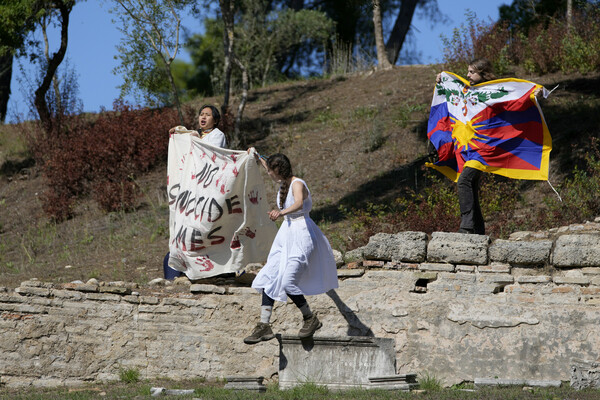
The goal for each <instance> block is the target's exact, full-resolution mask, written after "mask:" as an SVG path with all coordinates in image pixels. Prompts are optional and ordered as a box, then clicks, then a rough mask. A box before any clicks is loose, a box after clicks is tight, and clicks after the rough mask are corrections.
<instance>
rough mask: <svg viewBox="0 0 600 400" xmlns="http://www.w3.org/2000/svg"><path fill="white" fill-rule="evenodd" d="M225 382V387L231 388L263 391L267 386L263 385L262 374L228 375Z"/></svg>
mask: <svg viewBox="0 0 600 400" xmlns="http://www.w3.org/2000/svg"><path fill="white" fill-rule="evenodd" d="M225 380H226V381H227V383H226V384H225V386H224V388H225V389H232V390H251V391H255V392H265V391H266V390H267V387H266V386H265V385H263V380H264V378H263V377H262V376H257V377H251V376H228V377H226V378H225Z"/></svg>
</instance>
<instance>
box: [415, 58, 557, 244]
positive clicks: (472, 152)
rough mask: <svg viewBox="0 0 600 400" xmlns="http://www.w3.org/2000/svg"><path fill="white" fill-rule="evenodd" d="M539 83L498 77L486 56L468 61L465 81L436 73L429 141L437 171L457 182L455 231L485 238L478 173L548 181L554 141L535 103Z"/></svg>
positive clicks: (430, 164) (457, 77) (540, 88)
mask: <svg viewBox="0 0 600 400" xmlns="http://www.w3.org/2000/svg"><path fill="white" fill-rule="evenodd" d="M542 91H543V93H544V97H547V95H548V94H549V93H548V92H547V91H546V90H545V89H544V88H543V86H541V85H538V84H535V83H533V82H529V81H525V80H521V79H514V78H508V79H496V78H495V75H494V71H493V67H492V64H491V63H490V62H489V61H488V60H487V59H484V58H479V59H475V60H473V61H471V62H470V63H469V67H468V71H467V79H466V80H465V79H464V78H462V77H460V76H458V75H456V74H453V73H450V72H445V71H444V72H441V73H439V74H438V75H437V78H436V86H435V90H434V96H433V101H432V105H431V112H430V115H429V122H428V127H427V137H428V138H429V140H430V141H431V142H432V144H433V145H434V147H435V148H436V150H437V153H438V161H437V162H436V163H427V164H426V165H427V166H429V167H432V168H435V169H437V170H438V171H440V172H442V173H443V174H444V175H446V176H447V177H448V178H450V179H452V180H453V181H455V182H457V189H458V201H459V206H460V213H461V223H460V228H459V230H458V232H461V233H473V234H479V235H483V234H485V222H484V218H483V215H482V212H481V206H480V203H479V183H480V178H481V174H482V172H491V173H495V174H499V175H503V176H507V177H509V178H516V179H538V180H547V179H548V167H549V158H550V150H551V149H552V139H551V137H550V133H549V131H548V127H547V126H546V122H545V120H544V116H543V114H542V111H541V109H540V107H539V104H538V102H537V98H536V95H537V94H539V93H540V92H542Z"/></svg>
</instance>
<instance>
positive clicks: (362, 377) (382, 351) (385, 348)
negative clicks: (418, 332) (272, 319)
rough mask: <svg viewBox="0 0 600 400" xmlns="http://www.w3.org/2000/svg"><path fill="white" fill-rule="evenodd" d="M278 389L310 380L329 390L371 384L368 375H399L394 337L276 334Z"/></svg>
mask: <svg viewBox="0 0 600 400" xmlns="http://www.w3.org/2000/svg"><path fill="white" fill-rule="evenodd" d="M277 339H278V340H279V345H280V347H279V351H280V353H279V388H280V389H289V388H291V387H294V386H297V385H301V384H303V383H306V382H311V383H314V384H316V385H323V386H327V387H328V388H329V389H349V388H355V387H366V386H369V385H370V382H369V377H370V376H373V377H378V376H379V377H382V376H391V375H395V374H396V351H395V344H394V339H389V338H377V337H363V336H336V337H313V338H308V339H300V338H299V337H297V336H285V335H283V336H282V335H277Z"/></svg>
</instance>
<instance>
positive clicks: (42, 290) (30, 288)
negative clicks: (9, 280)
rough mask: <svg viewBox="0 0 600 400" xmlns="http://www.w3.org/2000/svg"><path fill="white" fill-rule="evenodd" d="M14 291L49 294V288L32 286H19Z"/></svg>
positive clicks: (24, 294) (39, 294)
mask: <svg viewBox="0 0 600 400" xmlns="http://www.w3.org/2000/svg"><path fill="white" fill-rule="evenodd" d="M15 293H19V294H20V295H23V296H26V295H35V296H46V297H47V296H50V289H45V288H41V287H33V286H21V287H18V288H16V289H15Z"/></svg>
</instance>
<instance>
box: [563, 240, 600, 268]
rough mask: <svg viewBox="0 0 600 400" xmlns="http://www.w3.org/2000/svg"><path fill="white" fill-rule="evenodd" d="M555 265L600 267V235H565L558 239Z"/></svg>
mask: <svg viewBox="0 0 600 400" xmlns="http://www.w3.org/2000/svg"><path fill="white" fill-rule="evenodd" d="M552 264H553V265H554V266H555V267H600V235H598V234H581V235H563V236H560V237H559V238H558V239H556V243H555V246H554V252H553V254H552Z"/></svg>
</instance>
